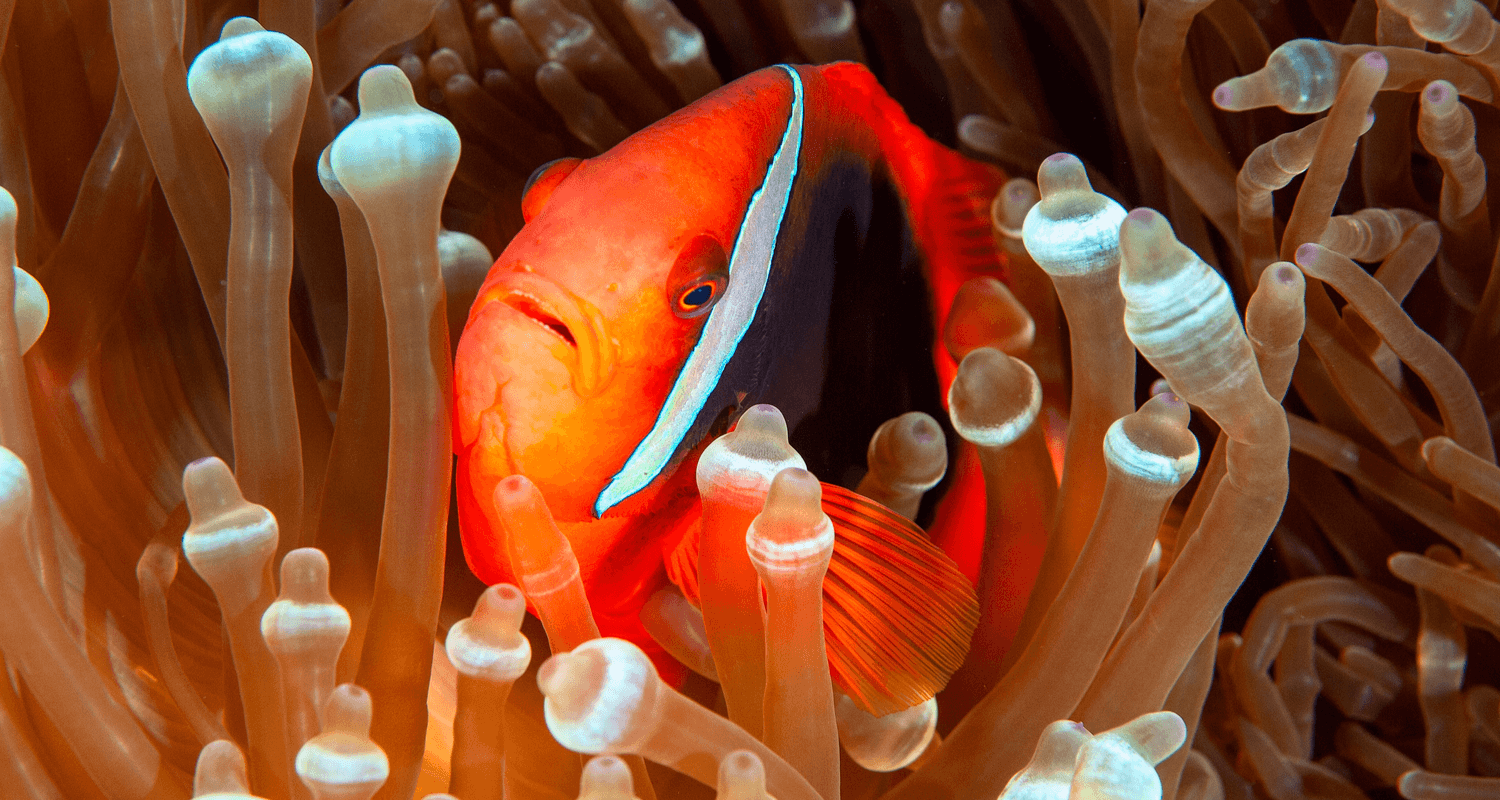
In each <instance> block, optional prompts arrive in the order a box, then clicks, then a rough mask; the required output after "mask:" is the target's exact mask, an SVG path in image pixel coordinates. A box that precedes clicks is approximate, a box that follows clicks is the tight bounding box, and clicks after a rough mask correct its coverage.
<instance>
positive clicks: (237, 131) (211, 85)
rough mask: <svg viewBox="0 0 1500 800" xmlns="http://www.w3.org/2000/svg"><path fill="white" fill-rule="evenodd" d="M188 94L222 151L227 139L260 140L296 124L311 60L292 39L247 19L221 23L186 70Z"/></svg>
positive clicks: (304, 99) (302, 108)
mask: <svg viewBox="0 0 1500 800" xmlns="http://www.w3.org/2000/svg"><path fill="white" fill-rule="evenodd" d="M187 78H188V95H189V96H190V97H191V98H192V100H193V105H194V107H196V108H197V109H198V113H199V114H200V115H201V116H202V117H203V121H204V123H205V124H207V125H208V128H209V131H210V132H211V133H212V134H213V136H214V141H215V142H216V143H218V145H219V147H220V148H221V149H223V148H224V147H226V146H227V145H229V144H231V143H230V142H228V141H226V137H243V138H246V139H263V138H265V137H267V136H269V135H271V134H272V132H273V131H274V130H275V129H276V127H277V126H278V125H279V124H280V123H281V122H282V121H284V120H288V119H292V118H295V119H296V120H297V121H298V122H299V124H300V120H301V118H302V115H303V113H305V111H306V109H307V93H308V91H309V90H310V88H311V85H312V59H311V58H310V57H309V56H308V55H307V51H306V50H303V49H302V46H301V45H299V44H297V42H296V41H295V40H294V39H292V38H291V37H290V36H287V35H286V34H283V33H277V32H276V31H268V30H266V29H264V28H262V27H261V26H260V23H258V22H256V21H255V20H253V19H251V18H249V17H235V18H234V19H231V20H229V21H228V22H227V23H225V24H224V28H223V32H222V34H221V36H220V39H219V41H218V42H215V43H214V44H212V45H209V46H208V47H207V48H205V49H204V50H203V52H202V53H199V54H198V57H197V58H195V59H193V64H192V66H191V67H189V68H188V75H187Z"/></svg>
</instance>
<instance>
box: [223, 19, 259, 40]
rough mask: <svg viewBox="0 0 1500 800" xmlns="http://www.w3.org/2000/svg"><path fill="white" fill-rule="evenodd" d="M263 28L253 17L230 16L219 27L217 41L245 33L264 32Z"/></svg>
mask: <svg viewBox="0 0 1500 800" xmlns="http://www.w3.org/2000/svg"><path fill="white" fill-rule="evenodd" d="M265 30H266V29H265V28H264V27H263V26H262V25H261V24H260V21H259V20H257V19H256V18H255V17H230V18H229V20H228V21H226V22H225V23H224V27H223V28H221V29H219V41H221V42H222V41H224V40H226V39H233V38H234V37H236V36H244V35H245V34H247V33H264V32H265Z"/></svg>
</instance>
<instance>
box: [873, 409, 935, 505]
mask: <svg viewBox="0 0 1500 800" xmlns="http://www.w3.org/2000/svg"><path fill="white" fill-rule="evenodd" d="M865 459H866V461H868V462H869V464H870V469H871V471H873V472H876V473H878V474H879V476H880V479H881V482H882V483H884V484H886V485H887V486H888V487H889V488H891V489H894V490H898V491H903V492H925V491H927V490H929V489H931V488H932V487H934V486H936V485H937V484H938V482H939V481H941V480H942V479H943V475H944V474H946V473H947V471H948V442H947V441H946V439H945V438H944V437H943V428H942V426H940V425H938V422H937V420H935V419H933V418H932V417H931V416H930V415H928V414H926V413H924V412H921V411H908V412H906V413H905V414H902V415H901V416H899V417H896V418H895V419H889V420H886V421H885V423H884V424H882V425H881V426H880V427H879V428H877V429H876V430H875V435H874V436H872V437H870V446H869V449H868V450H867V451H866V452H865Z"/></svg>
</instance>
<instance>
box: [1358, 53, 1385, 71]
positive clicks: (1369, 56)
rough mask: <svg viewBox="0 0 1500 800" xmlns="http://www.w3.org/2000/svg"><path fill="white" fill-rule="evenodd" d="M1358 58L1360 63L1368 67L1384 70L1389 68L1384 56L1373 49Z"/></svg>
mask: <svg viewBox="0 0 1500 800" xmlns="http://www.w3.org/2000/svg"><path fill="white" fill-rule="evenodd" d="M1359 60H1360V63H1362V64H1364V65H1365V66H1366V67H1368V68H1370V69H1379V70H1384V69H1389V68H1390V64H1389V63H1388V62H1387V61H1386V59H1385V56H1384V55H1382V54H1380V53H1379V52H1377V51H1374V50H1371V51H1370V52H1368V53H1365V54H1364V55H1363V56H1361V57H1360V59H1359Z"/></svg>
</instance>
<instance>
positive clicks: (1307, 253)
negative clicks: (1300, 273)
mask: <svg viewBox="0 0 1500 800" xmlns="http://www.w3.org/2000/svg"><path fill="white" fill-rule="evenodd" d="M1324 252H1325V251H1324V248H1323V246H1322V245H1320V244H1317V243H1316V242H1308V243H1307V244H1304V245H1300V246H1299V247H1298V248H1297V254H1296V255H1295V256H1294V258H1295V260H1296V262H1297V266H1299V267H1302V268H1303V269H1304V271H1305V270H1307V269H1313V268H1316V267H1317V265H1318V261H1319V260H1320V259H1322V257H1323V253H1324Z"/></svg>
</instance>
